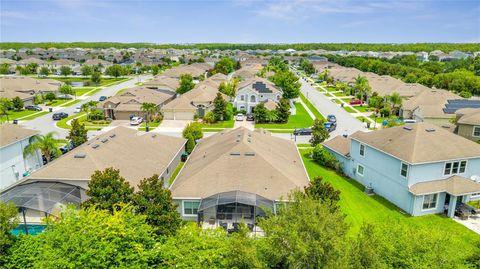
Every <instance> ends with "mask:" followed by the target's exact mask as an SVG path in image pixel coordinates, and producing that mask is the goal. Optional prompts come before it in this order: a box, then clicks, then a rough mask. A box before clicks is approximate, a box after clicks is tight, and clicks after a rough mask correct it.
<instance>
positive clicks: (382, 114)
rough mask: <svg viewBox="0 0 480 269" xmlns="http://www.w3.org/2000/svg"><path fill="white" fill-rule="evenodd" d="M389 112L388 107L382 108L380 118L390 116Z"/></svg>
mask: <svg viewBox="0 0 480 269" xmlns="http://www.w3.org/2000/svg"><path fill="white" fill-rule="evenodd" d="M390 112H391V111H390V108H388V107H384V108H382V109H380V115H381V116H382V117H388V116H390Z"/></svg>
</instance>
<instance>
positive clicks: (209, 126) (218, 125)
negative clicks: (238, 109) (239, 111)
mask: <svg viewBox="0 0 480 269" xmlns="http://www.w3.org/2000/svg"><path fill="white" fill-rule="evenodd" d="M234 124H235V121H234V119H233V117H232V119H230V120H227V121H220V122H217V123H211V124H208V123H201V125H202V128H203V129H220V128H221V129H223V128H233V125H234Z"/></svg>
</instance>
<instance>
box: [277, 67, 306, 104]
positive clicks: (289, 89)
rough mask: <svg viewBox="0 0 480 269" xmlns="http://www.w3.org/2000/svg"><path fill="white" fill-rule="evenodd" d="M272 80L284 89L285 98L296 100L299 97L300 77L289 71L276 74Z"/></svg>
mask: <svg viewBox="0 0 480 269" xmlns="http://www.w3.org/2000/svg"><path fill="white" fill-rule="evenodd" d="M271 80H272V81H273V83H275V85H276V86H278V87H280V89H282V91H283V98H286V99H294V98H297V97H298V95H299V93H300V86H301V84H300V82H298V77H297V76H295V74H293V73H292V72H290V71H288V70H286V71H280V72H276V73H275V75H273V76H272V77H271Z"/></svg>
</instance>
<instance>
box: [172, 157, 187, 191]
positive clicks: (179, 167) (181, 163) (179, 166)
mask: <svg viewBox="0 0 480 269" xmlns="http://www.w3.org/2000/svg"><path fill="white" fill-rule="evenodd" d="M184 164H185V163H184V162H180V163H178V165H177V167H176V168H175V171H173V174H172V176H171V177H170V179H169V180H168V186H170V185H172V183H173V181H174V180H175V178H177V175H178V173H179V172H180V170H182V167H183V165H184Z"/></svg>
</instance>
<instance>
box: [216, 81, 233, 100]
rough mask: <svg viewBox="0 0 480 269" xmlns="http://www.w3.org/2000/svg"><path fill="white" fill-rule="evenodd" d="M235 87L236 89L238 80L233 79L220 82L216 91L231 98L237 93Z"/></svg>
mask: <svg viewBox="0 0 480 269" xmlns="http://www.w3.org/2000/svg"><path fill="white" fill-rule="evenodd" d="M237 87H238V78H233V79H231V80H229V81H222V82H220V85H219V86H218V90H219V91H220V92H221V93H224V94H226V95H228V96H231V97H233V96H235V93H236V92H237Z"/></svg>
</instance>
